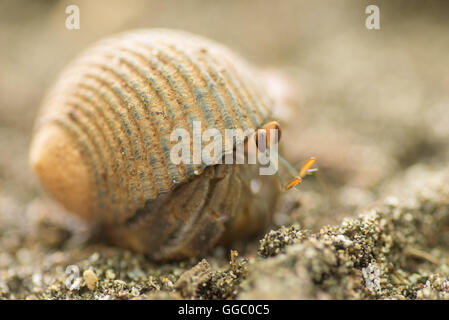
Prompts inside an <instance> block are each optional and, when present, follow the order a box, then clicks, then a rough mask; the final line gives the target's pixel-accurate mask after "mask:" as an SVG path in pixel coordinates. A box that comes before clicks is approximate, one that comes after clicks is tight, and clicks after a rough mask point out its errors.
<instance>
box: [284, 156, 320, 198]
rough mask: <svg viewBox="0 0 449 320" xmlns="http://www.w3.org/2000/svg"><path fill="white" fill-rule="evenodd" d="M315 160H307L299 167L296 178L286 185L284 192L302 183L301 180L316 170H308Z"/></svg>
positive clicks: (311, 158)
mask: <svg viewBox="0 0 449 320" xmlns="http://www.w3.org/2000/svg"><path fill="white" fill-rule="evenodd" d="M315 161H316V158H315V157H310V158H309V160H307V162H306V163H305V164H304V165H303V166H302V167H301V170H299V173H298V175H297V176H295V177H294V178H293V179H292V180H291V181H290V182H289V183H287V184H286V185H285V187H284V189H285V190H289V189H291V188H293V187H294V186H296V185H298V184H300V183H301V182H302V179H303V178H304V177H305V176H306V175H307V174H309V173H312V172H314V171H316V169H310V168H311V167H312V166H313V164H314V163H315Z"/></svg>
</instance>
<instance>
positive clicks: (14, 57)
mask: <svg viewBox="0 0 449 320" xmlns="http://www.w3.org/2000/svg"><path fill="white" fill-rule="evenodd" d="M71 4H76V5H78V6H79V8H80V29H79V30H68V29H66V27H65V20H66V17H67V14H66V13H65V8H66V7H67V6H68V5H71ZM370 4H376V5H378V6H379V8H380V26H381V29H380V30H368V29H367V28H366V27H365V19H366V18H367V16H368V15H367V14H365V8H366V7H367V5H370ZM151 27H166V28H176V29H183V30H187V31H190V32H194V33H197V34H200V35H203V36H207V37H209V38H211V39H214V40H216V41H218V42H221V43H224V44H225V45H227V46H229V47H231V48H232V49H233V50H235V51H236V52H238V53H240V54H241V55H242V56H243V57H244V58H246V59H247V60H248V61H249V62H251V63H253V64H254V65H256V66H258V67H259V68H261V69H263V70H265V71H266V72H267V75H270V76H269V77H268V76H267V79H268V80H269V79H272V78H274V79H277V80H276V81H274V82H273V83H272V84H271V85H270V86H271V87H272V88H271V89H272V90H274V92H275V94H277V95H278V96H279V97H281V98H282V105H283V106H288V108H283V109H282V110H277V114H278V116H279V120H280V122H281V124H282V127H283V141H282V144H283V148H284V154H285V156H286V157H287V158H288V159H289V160H291V161H292V162H294V163H298V164H299V163H301V162H303V161H305V159H306V158H308V157H309V156H312V155H313V156H316V157H317V159H318V165H319V168H320V172H319V174H318V175H317V176H316V177H314V178H311V179H310V180H308V183H307V184H304V185H302V186H301V187H300V191H299V192H296V193H289V194H288V195H285V197H287V198H288V199H290V200H291V198H294V201H296V205H294V206H293V207H294V208H295V209H288V208H287V209H286V208H280V209H279V211H280V214H279V215H278V216H277V218H276V219H277V220H276V222H277V223H278V224H284V223H289V222H292V221H298V222H300V223H302V225H303V226H305V227H308V228H312V229H316V228H317V227H319V226H321V225H323V224H324V223H334V222H338V220H340V219H341V217H342V216H348V215H352V214H353V213H354V212H356V211H357V210H358V209H360V208H365V207H367V206H370V205H372V204H375V203H376V202H377V201H378V199H381V198H382V196H384V195H386V194H389V193H390V192H394V193H397V192H402V191H407V190H403V189H404V186H407V187H406V189H408V188H411V187H412V186H413V183H414V181H418V180H417V179H414V177H416V176H417V175H420V174H425V172H426V170H430V169H431V168H436V169H437V168H441V167H444V166H447V164H448V158H449V139H448V137H449V55H448V52H449V5H448V3H447V1H419V2H418V1H413V2H412V1H379V0H376V1H358V0H357V1H355V0H353V1H348V0H346V1H338V2H337V1H332V0H327V1H313V2H312V1H297V0H287V1H242V0H238V1H237V0H235V1H206V0H201V1H200V0H197V1H136V0H128V1H126V2H124V1H116V0H114V1H110V0H109V1H100V0H96V1H87V0H86V1H75V0H72V1H12V0H2V1H0V39H1V42H0V150H1V152H0V216H1V217H2V218H1V219H3V220H2V221H3V222H2V224H3V226H2V228H3V232H7V229H8V228H9V227H7V223H6V222H4V220H5V219H6V218H5V217H6V216H10V217H16V218H17V217H18V213H17V212H22V211H24V210H25V209H24V208H26V206H27V204H28V203H30V201H32V200H33V199H36V198H38V197H40V195H42V194H43V192H42V190H41V189H40V187H39V185H38V183H37V181H36V180H35V178H34V176H33V174H32V173H31V170H30V168H29V166H28V147H29V143H30V136H31V132H32V127H33V121H34V118H35V116H36V113H37V111H38V108H39V105H40V101H41V99H42V98H43V96H44V94H45V91H46V89H47V88H48V87H49V86H50V85H51V84H52V83H53V82H54V80H55V78H56V76H57V75H58V73H59V72H60V71H61V70H62V68H63V67H64V66H65V65H66V64H67V63H68V62H69V61H70V60H71V59H72V58H74V57H75V56H76V55H77V54H78V53H79V52H80V51H81V50H83V49H84V48H85V47H86V46H87V45H89V44H90V43H92V42H95V41H96V40H98V39H100V38H102V37H104V36H108V35H112V34H114V33H117V32H121V31H124V30H128V29H133V28H151ZM423 168H424V169H423ZM404 179H408V180H406V181H408V183H407V184H404V183H400V184H398V183H397V181H401V182H404ZM287 203H288V201H287ZM25 211H26V210H25ZM15 223H17V222H15Z"/></svg>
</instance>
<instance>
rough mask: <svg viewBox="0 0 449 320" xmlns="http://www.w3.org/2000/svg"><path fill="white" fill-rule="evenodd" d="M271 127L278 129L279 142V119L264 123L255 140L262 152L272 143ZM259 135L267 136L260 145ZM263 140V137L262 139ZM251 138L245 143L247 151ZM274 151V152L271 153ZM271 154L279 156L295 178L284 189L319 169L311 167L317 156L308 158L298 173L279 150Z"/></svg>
mask: <svg viewBox="0 0 449 320" xmlns="http://www.w3.org/2000/svg"><path fill="white" fill-rule="evenodd" d="M271 129H274V130H276V133H277V135H278V136H277V140H276V139H275V141H276V143H277V142H279V139H280V138H281V128H280V126H279V123H278V122H277V121H271V122H268V123H266V124H264V125H263V126H262V127H261V128H260V129H259V130H257V131H256V132H255V133H254V135H253V136H254V141H255V143H256V147H257V149H258V150H259V151H260V152H267V148H268V147H270V143H271V139H270V133H271ZM259 135H264V136H265V145H260V140H261V139H260V137H259ZM262 141H263V139H262ZM248 142H249V140H247V141H246V143H245V152H247V145H248ZM271 153H273V154H271ZM271 156H277V158H278V159H279V161H280V163H281V165H282V166H283V167H284V168H285V169H287V171H288V172H289V173H290V174H291V175H292V176H293V179H291V180H290V182H288V183H287V184H286V185H285V186H284V190H289V189H291V188H293V187H295V186H296V185H298V184H300V183H301V182H302V181H303V178H304V177H305V176H306V175H307V174H310V173H312V172H314V171H316V170H317V169H311V167H312V166H313V165H314V163H315V161H316V158H315V157H310V158H309V160H307V162H306V163H305V164H304V165H303V166H302V167H301V169H300V170H299V172H298V173H297V171H296V169H295V168H294V167H293V166H292V165H291V164H290V163H289V162H288V161H287V160H285V159H284V158H283V157H282V156H281V155H280V154H278V153H277V152H274V150H270V157H271ZM276 174H277V176H278V178H279V180H280V182H281V185H284V182H283V179H282V177H281V175H280V174H279V172H276Z"/></svg>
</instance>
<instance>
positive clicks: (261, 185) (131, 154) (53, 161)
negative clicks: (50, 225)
mask: <svg viewBox="0 0 449 320" xmlns="http://www.w3.org/2000/svg"><path fill="white" fill-rule="evenodd" d="M256 74H257V70H255V69H254V68H252V67H251V66H249V65H248V64H246V63H245V62H244V61H243V60H242V59H241V58H240V57H238V56H237V55H235V54H234V53H232V52H231V51H230V50H228V49H227V48H225V47H223V46H221V45H219V44H217V43H215V42H213V41H211V40H208V39H205V38H203V37H200V36H196V35H192V34H190V33H186V32H181V31H173V30H164V29H150V30H136V31H130V32H125V33H122V34H119V35H117V36H114V37H111V38H108V39H105V40H102V41H100V42H98V43H96V44H95V45H93V46H91V47H90V48H89V49H87V50H86V51H85V52H84V53H82V54H81V55H80V56H78V57H77V58H76V59H75V60H74V61H73V62H72V63H71V64H70V65H69V66H68V67H67V68H66V69H65V71H64V72H63V73H62V74H61V76H60V78H59V80H58V81H57V82H56V84H55V85H54V86H53V88H52V89H51V90H50V91H49V93H48V94H47V96H46V98H45V99H44V101H43V103H42V107H41V111H40V114H39V115H38V118H37V121H36V125H35V129H34V134H33V139H32V145H31V151H30V162H31V165H32V167H33V169H34V171H35V173H36V175H37V176H38V178H39V180H40V181H41V183H42V185H43V186H44V188H45V189H46V190H47V191H48V192H49V193H50V194H51V195H52V196H53V197H54V198H55V199H56V200H58V201H59V202H60V203H62V204H63V205H64V206H65V208H67V209H68V210H69V211H71V212H74V213H76V214H78V215H79V216H81V217H83V218H85V219H87V220H88V221H91V222H92V223H93V224H95V225H97V226H98V227H99V229H100V230H101V232H102V234H103V235H105V237H106V238H107V239H109V240H110V241H112V242H113V243H115V244H117V245H119V246H123V247H126V248H129V249H132V250H134V251H137V252H141V253H144V254H146V255H148V256H149V257H151V258H153V259H155V260H166V259H180V258H184V257H190V256H199V255H202V254H204V253H205V252H206V251H207V250H208V249H210V248H212V247H213V246H214V245H215V244H217V243H226V242H229V241H231V240H233V239H236V238H242V237H248V236H251V235H253V234H254V233H256V232H258V231H260V230H263V229H264V228H266V227H267V226H268V225H269V223H270V221H271V216H272V212H273V211H274V205H275V203H276V199H277V195H278V188H277V186H276V183H275V182H273V176H270V175H266V176H263V175H260V174H259V171H258V168H257V167H258V166H257V165H251V164H238V163H232V164H227V163H222V162H220V161H218V162H216V163H212V164H211V163H207V164H206V163H204V162H202V161H200V162H196V163H195V162H190V163H189V162H187V161H186V162H181V163H178V164H175V163H174V162H173V161H172V159H171V152H172V148H173V146H174V145H175V144H177V143H179V140H176V141H173V139H171V135H172V133H173V132H174V130H176V129H182V130H184V132H185V133H187V134H188V135H190V136H193V139H192V140H194V139H195V130H194V124H195V123H196V122H200V123H201V131H200V135H201V133H202V132H204V131H205V130H212V129H213V130H215V132H218V133H224V132H225V130H227V129H241V130H249V129H253V130H255V133H254V134H252V135H251V136H246V137H240V138H239V137H236V138H235V141H234V140H232V141H233V142H232V144H231V147H228V148H227V149H226V148H224V149H222V150H221V151H220V152H218V153H217V154H215V156H218V157H216V159H218V160H220V159H221V158H223V157H224V156H225V155H226V154H227V153H229V152H232V151H233V150H234V149H235V148H236V147H237V146H240V145H244V147H245V152H248V145H249V143H250V142H251V141H254V142H255V143H256V145H257V148H259V149H261V145H260V141H261V140H263V141H264V142H263V144H265V147H264V148H265V149H267V148H266V147H267V146H268V145H269V143H268V141H271V140H270V139H268V138H269V132H271V130H269V129H278V125H277V123H275V122H272V120H273V119H272V118H271V113H272V111H271V105H272V102H271V100H270V97H269V94H268V90H266V89H265V88H263V87H262V86H261V85H260V83H259V82H258V80H257V77H256V76H255V75H256ZM258 129H261V130H262V131H261V130H258ZM257 130H258V131H257ZM261 134H262V136H264V139H261ZM193 143H194V141H190V142H187V144H188V145H189V146H192V145H193ZM256 152H260V151H256ZM273 154H274V155H277V154H275V153H273ZM282 161H284V160H283V159H282ZM313 161H314V160H313V159H311V160H310V161H309V162H308V163H307V164H306V166H305V167H304V168H303V169H302V170H301V171H300V173H299V174H298V176H296V177H295V178H294V179H293V180H292V181H291V182H289V183H288V184H287V185H286V188H291V187H293V186H294V185H296V184H297V183H299V182H300V181H301V178H302V177H304V175H305V174H306V173H307V171H308V169H309V168H310V166H311V165H312V164H313ZM287 166H289V165H288V164H287ZM290 171H295V170H294V168H291V167H290ZM273 186H274V187H273Z"/></svg>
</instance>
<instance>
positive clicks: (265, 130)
mask: <svg viewBox="0 0 449 320" xmlns="http://www.w3.org/2000/svg"><path fill="white" fill-rule="evenodd" d="M271 129H274V130H277V134H278V137H277V141H279V140H280V139H281V132H282V131H281V127H280V126H279V123H277V121H271V122H268V123H266V124H264V125H263V126H262V128H260V129H259V130H257V131H256V133H255V135H254V140H255V141H256V146H257V149H259V150H260V151H262V152H264V151H265V150H266V148H268V147H270V142H271V137H270V133H271ZM259 134H263V135H265V143H266V145H265V146H259V140H260V139H259Z"/></svg>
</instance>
